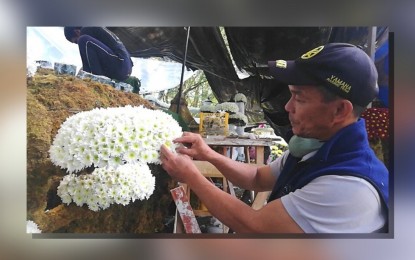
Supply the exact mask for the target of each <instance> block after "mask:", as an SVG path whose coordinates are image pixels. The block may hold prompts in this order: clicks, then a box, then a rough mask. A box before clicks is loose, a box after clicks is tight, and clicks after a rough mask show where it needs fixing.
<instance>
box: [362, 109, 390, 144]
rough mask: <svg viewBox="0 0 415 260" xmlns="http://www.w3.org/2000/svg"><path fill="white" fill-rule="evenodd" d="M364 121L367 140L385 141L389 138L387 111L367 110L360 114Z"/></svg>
mask: <svg viewBox="0 0 415 260" xmlns="http://www.w3.org/2000/svg"><path fill="white" fill-rule="evenodd" d="M362 118H364V119H365V120H366V131H367V134H368V138H369V140H372V139H376V138H379V139H387V138H388V137H389V131H388V125H389V110H388V109H387V108H376V107H375V108H368V109H366V111H365V112H363V113H362Z"/></svg>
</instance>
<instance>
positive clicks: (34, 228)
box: [26, 220, 42, 233]
mask: <svg viewBox="0 0 415 260" xmlns="http://www.w3.org/2000/svg"><path fill="white" fill-rule="evenodd" d="M26 233H42V230H40V229H39V226H38V225H37V224H36V223H35V222H33V221H32V220H28V221H26Z"/></svg>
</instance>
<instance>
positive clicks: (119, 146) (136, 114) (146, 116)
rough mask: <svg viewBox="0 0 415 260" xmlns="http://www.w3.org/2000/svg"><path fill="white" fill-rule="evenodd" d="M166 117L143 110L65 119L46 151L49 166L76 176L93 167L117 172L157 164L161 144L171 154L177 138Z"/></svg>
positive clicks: (119, 109) (176, 130) (176, 128)
mask: <svg viewBox="0 0 415 260" xmlns="http://www.w3.org/2000/svg"><path fill="white" fill-rule="evenodd" d="M181 134H182V130H181V127H180V126H179V125H178V123H177V122H176V121H175V120H174V119H173V118H172V117H171V116H170V115H168V114H166V113H164V112H162V111H158V110H150V109H146V108H144V107H132V106H126V107H116V108H96V109H93V110H91V111H86V112H81V113H78V114H75V115H73V116H71V117H69V118H68V119H67V120H66V121H65V122H64V123H63V124H62V125H61V128H60V129H59V130H58V133H57V135H56V136H55V139H54V140H53V143H52V146H51V148H50V150H49V153H50V159H51V161H52V163H53V164H55V165H58V166H60V167H61V168H65V169H67V172H68V173H73V172H78V171H80V170H82V169H84V168H87V167H90V166H92V165H93V166H94V167H98V168H102V167H106V166H108V167H111V168H117V167H118V166H119V165H123V164H125V163H135V162H143V163H155V164H160V160H159V158H160V157H159V149H160V146H161V145H162V144H165V145H166V146H167V147H170V149H171V150H172V151H174V150H175V146H176V145H175V144H173V142H172V140H173V139H174V138H177V137H179V136H181Z"/></svg>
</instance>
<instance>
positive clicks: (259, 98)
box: [109, 27, 384, 137]
mask: <svg viewBox="0 0 415 260" xmlns="http://www.w3.org/2000/svg"><path fill="white" fill-rule="evenodd" d="M109 29H111V30H112V31H114V32H115V33H116V34H117V35H118V36H119V37H120V38H121V40H122V41H123V42H124V44H125V45H126V47H127V49H128V50H129V51H130V52H131V54H132V56H134V57H143V58H147V57H167V58H169V59H171V60H174V61H177V62H183V57H184V52H185V42H186V34H187V32H186V28H185V27H112V28H109ZM224 29H225V33H226V38H227V39H228V43H229V49H230V51H231V54H232V57H233V59H234V61H235V64H236V66H237V67H238V68H239V69H240V70H242V71H246V72H248V73H249V75H250V77H248V78H244V79H239V77H238V76H237V74H236V72H235V69H234V67H233V64H232V59H231V57H230V55H229V53H228V51H227V48H226V43H225V41H224V39H223V38H222V36H221V32H220V29H219V27H192V28H191V31H190V39H189V47H188V52H187V62H186V66H187V67H188V68H190V69H192V70H196V69H201V70H203V71H204V72H205V74H206V78H207V80H208V81H209V84H210V86H211V88H212V91H213V93H214V94H215V96H216V98H217V99H218V101H219V102H224V101H229V100H230V99H231V98H232V97H233V96H234V95H235V94H236V93H238V92H240V93H244V94H245V95H246V96H247V97H248V99H249V101H248V104H247V107H246V110H247V115H248V116H249V117H250V116H255V115H256V116H257V115H258V114H259V113H257V111H260V110H261V109H262V110H263V112H264V118H265V119H266V120H267V121H268V123H270V125H271V126H272V127H273V128H274V130H275V132H276V134H278V135H280V136H282V137H285V132H286V130H287V129H289V127H290V125H289V121H288V116H287V113H286V111H285V110H284V104H285V103H286V102H287V100H288V99H289V96H290V94H289V92H288V88H287V86H286V85H284V84H279V83H278V82H277V81H275V80H272V77H271V76H270V75H269V73H268V68H266V66H265V65H266V64H267V61H268V60H273V59H294V58H297V57H298V56H299V55H300V54H302V53H304V52H305V51H307V50H309V49H311V48H313V47H316V46H319V45H321V44H325V43H328V42H348V43H352V44H355V45H360V46H362V47H363V48H365V47H366V46H367V44H366V43H367V40H368V32H369V27H225V28H224ZM381 29H382V28H381ZM380 31H382V32H383V31H384V30H383V29H382V30H379V28H378V32H380Z"/></svg>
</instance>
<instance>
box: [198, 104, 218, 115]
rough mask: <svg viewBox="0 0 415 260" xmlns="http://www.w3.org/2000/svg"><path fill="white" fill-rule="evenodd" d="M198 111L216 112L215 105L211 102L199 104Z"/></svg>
mask: <svg viewBox="0 0 415 260" xmlns="http://www.w3.org/2000/svg"><path fill="white" fill-rule="evenodd" d="M200 112H205V113H214V112H216V106H215V105H213V104H212V103H210V104H205V105H202V106H200Z"/></svg>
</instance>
